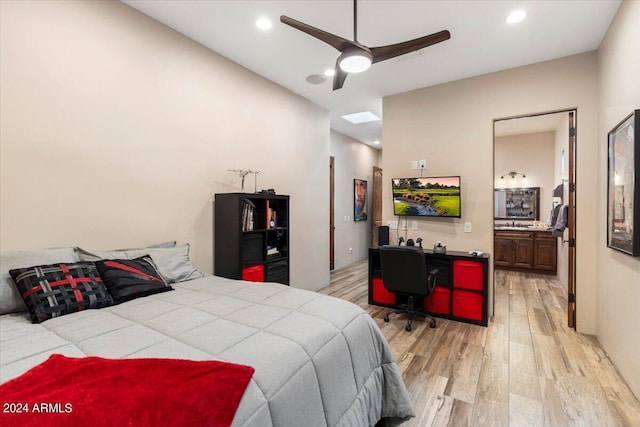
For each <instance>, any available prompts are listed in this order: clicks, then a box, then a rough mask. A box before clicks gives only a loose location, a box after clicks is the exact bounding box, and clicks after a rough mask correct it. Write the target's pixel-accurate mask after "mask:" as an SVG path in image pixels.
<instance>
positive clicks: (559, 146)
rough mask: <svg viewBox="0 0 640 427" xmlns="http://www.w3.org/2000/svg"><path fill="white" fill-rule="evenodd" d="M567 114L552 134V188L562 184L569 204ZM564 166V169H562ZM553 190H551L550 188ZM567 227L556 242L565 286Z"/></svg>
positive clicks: (560, 277)
mask: <svg viewBox="0 0 640 427" xmlns="http://www.w3.org/2000/svg"><path fill="white" fill-rule="evenodd" d="M568 129H569V115H568V114H565V115H563V116H562V118H561V119H560V122H559V123H558V127H557V128H556V131H555V135H554V148H553V156H554V159H555V162H554V171H553V175H554V180H553V183H554V189H555V187H556V186H558V185H560V184H562V203H563V204H565V205H568V204H569V135H568ZM563 151H564V166H562V152H563ZM563 168H564V170H563ZM552 191H553V190H552ZM568 240H569V229H568V228H567V229H565V230H564V235H563V236H562V239H557V242H558V258H557V271H558V278H559V279H560V281H561V282H562V284H563V285H564V286H565V287H568V286H569V243H568Z"/></svg>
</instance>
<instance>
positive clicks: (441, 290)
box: [424, 286, 451, 314]
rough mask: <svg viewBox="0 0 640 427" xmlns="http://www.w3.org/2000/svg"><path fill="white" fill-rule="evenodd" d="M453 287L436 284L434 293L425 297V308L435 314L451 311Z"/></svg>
mask: <svg viewBox="0 0 640 427" xmlns="http://www.w3.org/2000/svg"><path fill="white" fill-rule="evenodd" d="M450 301H451V289H449V288H445V287H442V286H436V287H435V289H434V290H433V293H432V294H431V295H429V296H428V297H426V298H425V299H424V309H425V310H426V311H428V312H429V313H433V314H451V313H449V307H450V304H449V302H450Z"/></svg>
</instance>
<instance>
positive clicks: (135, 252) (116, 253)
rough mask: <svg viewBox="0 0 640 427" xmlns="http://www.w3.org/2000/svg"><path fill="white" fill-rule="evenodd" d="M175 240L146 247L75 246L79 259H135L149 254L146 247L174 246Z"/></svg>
mask: <svg viewBox="0 0 640 427" xmlns="http://www.w3.org/2000/svg"><path fill="white" fill-rule="evenodd" d="M175 246H176V241H175V240H171V241H169V242H163V243H158V244H156V245H151V246H148V247H146V248H132V249H112V250H108V251H89V250H87V249H82V248H76V251H77V252H78V257H79V258H80V261H100V260H103V259H136V258H140V257H141V256H144V255H149V252H148V251H147V249H151V248H174V247H175Z"/></svg>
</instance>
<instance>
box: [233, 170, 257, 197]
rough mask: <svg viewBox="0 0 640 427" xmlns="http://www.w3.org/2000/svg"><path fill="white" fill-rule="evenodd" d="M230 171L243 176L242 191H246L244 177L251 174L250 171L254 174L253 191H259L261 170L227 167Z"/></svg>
mask: <svg viewBox="0 0 640 427" xmlns="http://www.w3.org/2000/svg"><path fill="white" fill-rule="evenodd" d="M227 170H228V171H229V172H233V173H235V174H236V175H238V176H239V177H240V178H242V184H241V188H242V192H243V193H244V178H245V177H246V176H247V175H249V174H250V173H252V174H253V176H254V177H253V192H254V193H257V192H258V174H259V173H260V171H252V170H250V169H227Z"/></svg>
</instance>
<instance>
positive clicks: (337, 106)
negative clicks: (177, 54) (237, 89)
mask: <svg viewBox="0 0 640 427" xmlns="http://www.w3.org/2000/svg"><path fill="white" fill-rule="evenodd" d="M121 1H123V2H124V3H126V4H128V5H129V6H131V7H133V8H135V9H138V10H139V11H141V12H142V13H144V14H146V15H148V16H150V17H152V18H154V19H156V20H158V21H159V22H161V23H163V24H165V25H167V26H169V27H171V28H173V29H175V30H176V31H178V32H180V33H182V34H184V35H186V36H187V37H189V38H191V39H193V40H195V41H197V42H198V43H200V44H202V45H204V46H206V47H208V48H210V49H211V50H213V51H215V52H218V53H219V54H221V55H223V56H225V57H227V58H229V59H230V60H232V61H234V62H236V63H238V64H240V65H242V66H244V67H246V68H248V69H249V70H251V71H253V72H255V73H257V74H259V75H261V76H263V77H265V78H267V79H269V80H271V81H273V82H275V83H277V84H279V85H281V86H284V87H285V88H287V89H289V90H291V91H292V92H294V93H297V94H299V95H301V96H303V97H305V98H307V99H309V100H310V101H312V102H314V103H315V104H318V105H320V106H321V107H323V108H325V109H327V110H328V111H329V112H330V120H331V128H332V129H333V130H335V131H337V132H340V133H342V134H344V135H347V136H350V137H352V138H354V139H357V140H359V141H361V142H363V143H365V144H368V145H371V146H374V147H376V148H380V147H382V145H383V144H382V143H383V141H382V121H377V122H370V123H365V124H360V125H353V124H351V123H349V122H347V121H346V120H344V119H342V115H344V114H350V113H354V112H359V111H366V110H369V111H371V112H372V113H374V114H375V115H376V116H378V117H380V118H381V119H383V117H382V98H383V97H384V96H388V95H393V94H397V93H402V92H406V91H410V90H413V89H417V88H422V87H427V86H433V85H437V84H441V83H446V82H450V81H454V80H459V79H463V78H467V77H472V76H477V75H481V74H486V73H491V72H495V71H499V70H505V69H509V68H514V67H519V66H523V65H527V64H532V63H536V62H541V61H546V60H550V59H554V58H560V57H563V56H568V55H573V54H577V53H582V52H588V51H592V50H595V49H597V48H598V46H599V45H600V42H601V41H602V38H603V37H604V35H605V33H606V31H607V29H608V27H609V24H610V23H611V21H612V19H613V17H614V15H615V13H616V11H617V10H618V7H619V6H620V0H586V1H583V0H568V1H565V0H554V1H542V0H534V1H511V0H501V1H478V0H471V1H465V0H458V1H451V0H449V1H436V0H430V1H418V0H413V1H401V0H394V1H383V0H360V1H359V2H358V40H359V41H360V42H361V43H363V44H365V45H367V46H370V47H374V46H383V45H388V44H393V43H397V42H402V41H405V40H409V39H413V38H417V37H421V36H424V35H427V34H431V33H434V32H437V31H441V30H445V29H446V30H449V31H450V32H451V39H450V40H448V41H445V42H443V43H440V44H437V45H434V46H431V47H428V48H425V49H423V50H421V51H418V52H414V53H410V54H407V55H404V56H400V57H397V58H395V59H390V60H388V61H384V62H380V63H377V64H374V65H373V66H372V67H371V68H370V69H369V70H367V71H365V72H363V73H360V74H352V75H349V76H348V78H347V80H346V82H345V84H344V87H343V88H342V89H340V90H337V91H332V78H331V77H327V78H326V81H325V82H324V83H320V84H311V83H308V82H307V80H306V79H307V77H309V76H311V75H320V76H322V74H323V72H324V70H326V69H329V68H333V67H334V66H335V62H336V58H337V56H338V52H337V51H336V50H335V49H334V48H332V47H331V46H329V45H326V44H324V43H323V42H321V41H319V40H316V39H314V38H312V37H311V36H309V35H307V34H305V33H302V32H300V31H297V30H295V29H293V28H291V27H288V26H286V25H284V24H281V23H280V21H279V17H280V15H287V16H289V17H291V18H294V19H297V20H299V21H302V22H305V23H307V24H309V25H312V26H314V27H317V28H320V29H323V30H325V31H327V32H330V33H333V34H336V35H340V36H342V37H344V38H347V39H352V38H353V3H352V1H350V0H326V1H303V0H296V1H292V0H290V1H245V0H235V1H220V0H215V1H214V0H208V1H205V0H121ZM517 9H522V10H524V11H525V12H526V13H527V17H526V18H525V20H524V21H522V22H521V23H519V24H515V25H510V24H507V23H506V22H505V19H506V17H507V15H508V14H509V13H510V12H512V11H514V10H517ZM260 17H267V18H268V19H270V20H271V21H272V23H273V27H272V28H271V29H270V30H266V31H265V30H260V29H258V28H257V26H256V20H257V19H258V18H260ZM374 141H381V142H382V143H381V144H379V145H374V144H373V143H374Z"/></svg>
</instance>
